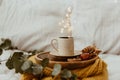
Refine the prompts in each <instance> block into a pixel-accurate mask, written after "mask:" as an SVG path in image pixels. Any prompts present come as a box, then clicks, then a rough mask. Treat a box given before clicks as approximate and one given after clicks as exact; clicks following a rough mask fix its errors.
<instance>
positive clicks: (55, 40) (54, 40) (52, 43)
mask: <svg viewBox="0 0 120 80" xmlns="http://www.w3.org/2000/svg"><path fill="white" fill-rule="evenodd" d="M54 42H58V40H57V39H53V40H52V41H51V45H52V47H53V48H54V49H55V50H56V51H58V49H57V48H56V47H55V45H54Z"/></svg>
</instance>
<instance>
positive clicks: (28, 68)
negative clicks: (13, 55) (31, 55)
mask: <svg viewBox="0 0 120 80" xmlns="http://www.w3.org/2000/svg"><path fill="white" fill-rule="evenodd" d="M32 65H33V63H32V61H30V60H27V61H25V62H24V63H23V65H22V66H21V69H22V70H23V71H25V72H29V73H31V72H32Z"/></svg>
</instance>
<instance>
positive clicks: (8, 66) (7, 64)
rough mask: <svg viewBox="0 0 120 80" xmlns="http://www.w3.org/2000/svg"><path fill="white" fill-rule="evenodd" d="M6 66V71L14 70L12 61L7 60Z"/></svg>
mask: <svg viewBox="0 0 120 80" xmlns="http://www.w3.org/2000/svg"><path fill="white" fill-rule="evenodd" d="M6 66H7V68H8V69H13V68H14V66H13V61H12V59H10V58H9V59H8V60H7V62H6Z"/></svg>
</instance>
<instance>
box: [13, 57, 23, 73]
mask: <svg viewBox="0 0 120 80" xmlns="http://www.w3.org/2000/svg"><path fill="white" fill-rule="evenodd" d="M23 63H24V61H23V60H18V59H16V60H15V61H14V62H13V67H14V68H15V72H16V73H23V70H22V69H21V66H22V65H23Z"/></svg>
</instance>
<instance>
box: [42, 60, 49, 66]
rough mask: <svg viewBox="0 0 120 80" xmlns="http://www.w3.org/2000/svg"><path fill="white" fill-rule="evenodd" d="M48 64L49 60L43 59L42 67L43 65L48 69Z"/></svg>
mask: <svg viewBox="0 0 120 80" xmlns="http://www.w3.org/2000/svg"><path fill="white" fill-rule="evenodd" d="M48 64H49V59H48V58H45V59H43V60H42V61H41V65H42V66H43V67H46V66H47V65H48Z"/></svg>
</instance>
